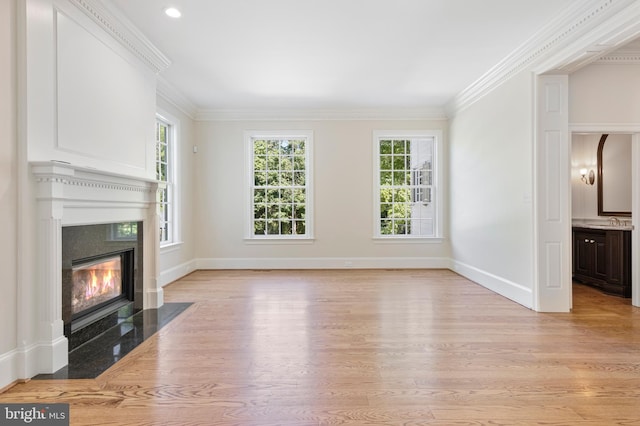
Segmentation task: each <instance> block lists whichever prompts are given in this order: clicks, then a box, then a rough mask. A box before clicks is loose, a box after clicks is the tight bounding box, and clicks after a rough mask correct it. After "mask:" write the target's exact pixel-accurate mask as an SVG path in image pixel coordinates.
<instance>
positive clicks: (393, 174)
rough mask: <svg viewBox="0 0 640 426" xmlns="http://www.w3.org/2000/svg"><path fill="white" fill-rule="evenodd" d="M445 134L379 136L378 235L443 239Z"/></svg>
mask: <svg viewBox="0 0 640 426" xmlns="http://www.w3.org/2000/svg"><path fill="white" fill-rule="evenodd" d="M441 144H442V132H440V131H408V132H407V131H384V132H383V131H380V132H374V138H373V152H374V156H373V157H374V198H373V199H374V224H375V225H374V226H375V230H374V235H375V237H378V238H439V237H441V235H442V223H441V222H442V221H441V218H442V201H441V199H440V193H441V188H439V185H440V182H441V178H440V176H441V173H440V171H441V161H440V159H439V155H440V153H441V151H442V149H441Z"/></svg>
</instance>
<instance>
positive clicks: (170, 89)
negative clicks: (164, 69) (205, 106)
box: [156, 75, 198, 120]
mask: <svg viewBox="0 0 640 426" xmlns="http://www.w3.org/2000/svg"><path fill="white" fill-rule="evenodd" d="M156 94H157V95H158V96H160V97H161V98H162V99H164V100H165V101H167V102H168V103H170V104H171V105H173V106H174V107H176V108H177V109H179V110H180V111H182V112H183V113H184V114H185V115H186V116H187V117H189V118H190V119H192V120H195V119H196V115H197V114H198V107H196V105H195V104H194V103H193V102H191V100H190V99H189V98H187V97H186V96H185V95H183V94H182V92H181V91H180V90H178V89H177V88H176V87H175V86H174V85H172V84H171V83H169V82H168V81H167V80H166V79H165V78H164V77H162V76H161V75H159V76H158V77H157V79H156Z"/></svg>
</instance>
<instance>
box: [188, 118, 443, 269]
mask: <svg viewBox="0 0 640 426" xmlns="http://www.w3.org/2000/svg"><path fill="white" fill-rule="evenodd" d="M446 126H447V123H446V121H419V120H416V121H366V120H357V121H356V120H353V121H352V120H334V121H321V120H317V121H316V120H314V121H208V122H199V123H197V131H198V134H197V139H198V148H199V150H198V154H196V182H197V187H198V192H197V194H196V199H197V207H198V208H197V211H196V212H195V213H196V219H195V222H196V224H197V225H196V226H197V232H196V233H197V248H196V252H197V254H198V257H199V258H200V261H199V266H200V267H215V268H233V267H272V268H275V267H289V268H305V267H345V265H349V266H352V267H394V266H398V267H401V266H407V267H417V266H435V267H443V266H444V267H446V266H448V264H449V263H448V259H449V256H450V250H449V244H448V241H446V240H445V241H443V242H439V243H397V242H396V243H390V242H377V241H374V240H373V238H372V236H373V213H372V209H373V200H372V198H373V189H372V188H373V186H372V185H373V170H372V163H373V160H372V152H371V151H372V138H373V131H374V130H393V129H397V130H412V129H437V130H443V131H445V161H446V151H447V149H446ZM293 129H310V130H313V132H314V153H313V161H314V194H315V201H314V203H315V213H314V218H315V229H314V230H315V232H314V234H315V241H314V242H313V243H312V244H307V243H300V244H293V245H292V244H263V243H247V242H245V241H244V240H243V238H244V229H245V228H244V224H243V220H244V210H245V200H244V199H243V193H244V192H243V183H244V163H245V160H244V140H243V131H245V130H293ZM446 184H447V182H445V185H446ZM444 191H445V193H446V192H448V191H447V189H446V187H445V189H444ZM446 211H447V210H446V209H445V215H444V216H445V218H446ZM445 232H446V227H445ZM345 262H351V263H345Z"/></svg>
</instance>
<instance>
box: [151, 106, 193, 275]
mask: <svg viewBox="0 0 640 426" xmlns="http://www.w3.org/2000/svg"><path fill="white" fill-rule="evenodd" d="M157 104H158V111H160V112H162V113H168V114H170V115H171V117H172V118H174V119H176V120H177V121H178V135H177V141H176V142H177V147H176V151H177V160H178V164H177V171H176V172H177V183H176V185H177V190H178V191H177V193H178V200H177V203H178V206H177V207H178V216H179V218H180V222H179V223H178V228H179V237H178V241H177V244H174V245H171V246H169V247H166V248H161V249H160V259H159V264H160V285H163V286H164V285H166V284H169V283H170V282H172V281H175V280H177V279H178V278H180V277H182V276H184V275H186V274H188V273H190V272H192V271H193V270H194V269H195V258H196V254H195V241H194V240H195V232H196V228H195V226H194V215H195V212H196V211H197V210H198V209H197V208H194V206H196V205H197V203H198V202H199V201H198V200H197V198H196V193H195V186H196V184H195V172H194V162H195V154H194V153H193V146H194V145H196V141H195V122H194V121H193V120H192V119H191V118H190V117H189V116H187V115H186V114H185V113H183V112H182V111H181V110H179V109H178V108H176V107H174V106H173V105H172V104H171V103H170V102H168V101H167V100H165V99H164V98H162V97H158V99H157Z"/></svg>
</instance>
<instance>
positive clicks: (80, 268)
mask: <svg viewBox="0 0 640 426" xmlns="http://www.w3.org/2000/svg"><path fill="white" fill-rule="evenodd" d="M72 283H73V285H72V292H73V293H72V297H71V313H72V314H77V313H79V312H83V311H86V310H88V309H91V308H93V307H96V306H98V305H100V304H102V303H105V302H108V301H109V300H111V299H114V298H119V297H120V296H121V295H122V259H121V256H120V255H116V256H111V257H106V258H103V259H100V260H94V261H91V262H85V263H81V264H78V265H74V266H73V267H72Z"/></svg>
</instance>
